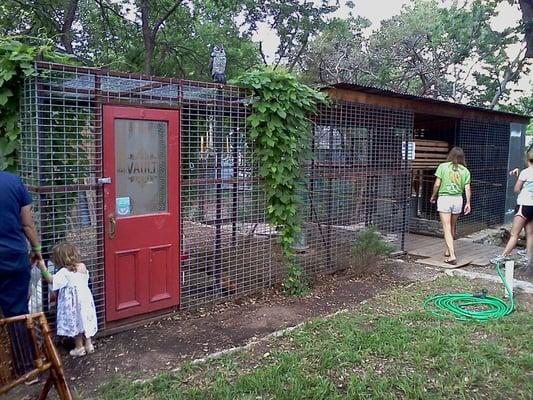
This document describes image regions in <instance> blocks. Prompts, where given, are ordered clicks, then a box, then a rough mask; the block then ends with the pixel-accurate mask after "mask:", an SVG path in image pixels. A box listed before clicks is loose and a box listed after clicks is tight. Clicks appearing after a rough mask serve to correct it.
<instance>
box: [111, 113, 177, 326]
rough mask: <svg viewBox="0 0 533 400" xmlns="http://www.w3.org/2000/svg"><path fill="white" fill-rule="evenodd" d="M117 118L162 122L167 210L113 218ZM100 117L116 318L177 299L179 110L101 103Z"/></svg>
mask: <svg viewBox="0 0 533 400" xmlns="http://www.w3.org/2000/svg"><path fill="white" fill-rule="evenodd" d="M117 118H118V119H132V120H147V121H165V122H167V124H168V129H167V196H168V197H167V212H164V213H154V214H144V215H135V216H127V217H120V218H117V217H116V210H115V207H116V206H115V199H116V191H115V181H116V179H115V133H114V124H115V119H117ZM103 119H104V120H103V129H104V130H103V147H104V168H103V169H104V176H105V177H110V178H111V181H112V183H111V184H106V185H104V187H103V192H104V235H105V242H104V244H105V253H104V254H105V261H104V263H105V267H104V268H105V290H106V297H105V298H106V320H107V321H116V320H119V319H122V318H128V317H132V316H136V315H140V314H144V313H149V312H152V311H157V310H161V309H165V308H169V307H173V306H177V305H178V304H179V276H180V274H179V248H180V243H179V241H180V237H181V235H180V232H179V226H180V224H179V220H180V219H179V218H180V216H179V210H180V208H179V205H180V198H179V176H180V174H179V168H180V162H179V111H177V110H160V109H146V108H137V107H122V106H112V105H104V106H103ZM110 214H112V215H114V216H115V219H116V228H115V231H116V233H115V238H113V239H110V238H109V221H108V219H109V215H110Z"/></svg>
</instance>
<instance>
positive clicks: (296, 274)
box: [282, 262, 309, 297]
mask: <svg viewBox="0 0 533 400" xmlns="http://www.w3.org/2000/svg"><path fill="white" fill-rule="evenodd" d="M282 286H283V290H284V291H285V293H287V294H288V295H290V296H299V297H301V296H305V295H306V294H308V293H309V284H308V282H307V279H306V277H305V274H304V272H303V270H302V269H301V268H300V266H298V265H296V264H295V263H293V262H291V263H288V264H287V271H286V273H285V277H284V278H283V282H282Z"/></svg>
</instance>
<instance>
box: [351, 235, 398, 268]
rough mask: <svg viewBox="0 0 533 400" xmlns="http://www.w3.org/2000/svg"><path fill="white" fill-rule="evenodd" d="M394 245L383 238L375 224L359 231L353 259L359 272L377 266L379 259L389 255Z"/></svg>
mask: <svg viewBox="0 0 533 400" xmlns="http://www.w3.org/2000/svg"><path fill="white" fill-rule="evenodd" d="M393 250H394V246H393V245H391V244H390V243H388V242H386V241H384V240H383V239H382V238H381V235H380V233H379V231H378V230H377V229H376V228H375V227H374V226H369V227H367V228H365V229H363V230H362V231H361V232H359V233H358V235H357V238H356V241H355V244H354V247H353V256H354V257H353V259H354V267H355V269H356V272H357V273H368V272H371V271H372V270H373V269H374V268H376V267H377V261H378V260H379V258H381V257H383V256H388V255H389V254H390V253H392V252H393Z"/></svg>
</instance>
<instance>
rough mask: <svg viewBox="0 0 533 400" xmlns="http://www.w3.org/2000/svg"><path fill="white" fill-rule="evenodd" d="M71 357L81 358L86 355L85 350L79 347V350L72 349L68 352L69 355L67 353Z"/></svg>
mask: <svg viewBox="0 0 533 400" xmlns="http://www.w3.org/2000/svg"><path fill="white" fill-rule="evenodd" d="M69 354H70V355H71V356H72V357H83V356H84V355H85V354H87V353H86V352H85V348H84V347H80V348H79V349H72V350H70V353H69Z"/></svg>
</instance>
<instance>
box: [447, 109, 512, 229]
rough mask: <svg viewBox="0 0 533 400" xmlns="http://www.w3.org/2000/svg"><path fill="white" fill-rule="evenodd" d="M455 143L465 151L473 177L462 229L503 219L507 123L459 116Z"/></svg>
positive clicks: (507, 152)
mask: <svg viewBox="0 0 533 400" xmlns="http://www.w3.org/2000/svg"><path fill="white" fill-rule="evenodd" d="M457 145H458V146H460V147H462V148H463V150H464V152H465V157H466V163H467V167H468V169H469V170H470V173H471V179H472V213H471V214H470V215H468V216H467V217H465V218H464V219H462V220H461V226H459V227H458V228H459V229H462V230H463V232H475V231H477V230H479V229H482V228H485V227H487V226H491V225H498V224H502V223H503V219H504V216H505V197H506V188H507V162H508V154H509V124H508V123H496V122H486V121H475V120H461V121H460V122H459V133H458V137H457Z"/></svg>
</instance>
